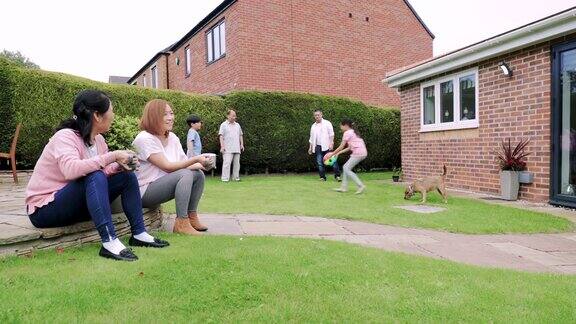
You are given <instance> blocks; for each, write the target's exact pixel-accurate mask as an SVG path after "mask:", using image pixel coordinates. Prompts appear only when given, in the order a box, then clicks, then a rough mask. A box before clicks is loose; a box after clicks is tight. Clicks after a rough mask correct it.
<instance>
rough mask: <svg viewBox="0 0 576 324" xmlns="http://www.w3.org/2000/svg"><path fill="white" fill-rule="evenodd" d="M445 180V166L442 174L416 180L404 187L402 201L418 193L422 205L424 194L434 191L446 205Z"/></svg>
mask: <svg viewBox="0 0 576 324" xmlns="http://www.w3.org/2000/svg"><path fill="white" fill-rule="evenodd" d="M445 178H446V166H444V173H442V175H441V176H437V177H427V178H424V179H418V180H416V181H414V182H412V183H411V184H409V185H408V187H406V190H405V191H404V199H410V198H411V197H412V196H414V193H416V192H419V193H421V194H422V203H426V194H427V193H428V192H429V191H432V190H434V189H436V190H438V192H439V193H440V194H441V195H442V198H444V203H448V200H447V198H448V194H447V192H446V185H445V184H444V179H445Z"/></svg>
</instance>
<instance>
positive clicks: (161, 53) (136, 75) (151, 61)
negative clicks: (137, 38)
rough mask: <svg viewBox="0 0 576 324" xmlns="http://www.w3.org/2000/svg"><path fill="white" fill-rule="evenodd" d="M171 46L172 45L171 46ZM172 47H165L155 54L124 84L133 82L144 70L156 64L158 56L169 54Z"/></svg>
mask: <svg viewBox="0 0 576 324" xmlns="http://www.w3.org/2000/svg"><path fill="white" fill-rule="evenodd" d="M172 45H174V44H172ZM172 45H170V46H168V47H166V48H165V49H163V50H161V51H160V52H158V53H156V55H154V56H153V57H152V58H151V59H150V60H149V61H148V62H146V64H144V65H143V66H142V67H141V68H140V70H138V72H136V74H134V75H133V76H131V77H130V79H128V81H127V82H126V83H132V82H134V80H135V79H136V78H137V77H138V76H139V75H140V73H142V72H144V70H146V69H147V68H148V67H149V66H150V65H151V64H152V63H154V62H156V60H158V58H159V57H160V56H162V55H167V54H170V49H171V48H172Z"/></svg>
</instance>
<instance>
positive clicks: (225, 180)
mask: <svg viewBox="0 0 576 324" xmlns="http://www.w3.org/2000/svg"><path fill="white" fill-rule="evenodd" d="M229 181H230V180H228V179H222V182H229Z"/></svg>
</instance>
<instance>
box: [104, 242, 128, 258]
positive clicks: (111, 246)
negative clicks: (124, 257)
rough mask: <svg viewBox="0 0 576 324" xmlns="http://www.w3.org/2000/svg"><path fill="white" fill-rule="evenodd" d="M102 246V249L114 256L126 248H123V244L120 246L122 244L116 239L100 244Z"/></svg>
mask: <svg viewBox="0 0 576 324" xmlns="http://www.w3.org/2000/svg"><path fill="white" fill-rule="evenodd" d="M102 246H104V248H105V249H106V250H108V251H110V252H111V253H112V254H116V255H118V254H120V251H122V250H124V249H125V248H126V246H124V244H122V242H120V240H119V239H118V238H115V239H113V240H110V241H108V242H102Z"/></svg>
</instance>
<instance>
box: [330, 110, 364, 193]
mask: <svg viewBox="0 0 576 324" xmlns="http://www.w3.org/2000/svg"><path fill="white" fill-rule="evenodd" d="M340 129H341V130H342V132H344V135H343V136H342V143H340V146H338V148H337V149H336V150H335V151H334V155H335V156H338V155H340V154H342V153H345V152H348V151H351V152H352V154H350V158H349V159H348V161H347V162H346V163H345V164H344V167H343V169H344V176H343V177H342V186H341V187H340V188H337V189H334V190H335V191H338V192H346V191H348V178H350V179H352V181H354V182H355V183H356V185H357V186H358V190H357V191H356V194H361V193H363V192H364V190H365V189H366V186H365V185H364V184H363V183H362V181H360V179H359V178H358V176H357V175H356V174H355V173H354V172H353V171H352V170H353V169H354V167H355V166H356V165H358V163H360V162H362V161H363V160H364V159H365V158H366V157H367V156H368V151H367V150H366V143H364V140H363V139H362V137H360V134H359V133H358V131H357V130H356V125H355V123H354V122H352V120H350V119H347V118H346V119H344V120H342V122H341V123H340Z"/></svg>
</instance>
